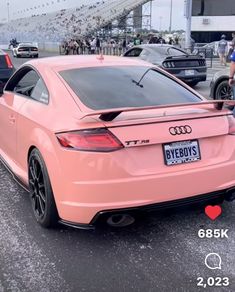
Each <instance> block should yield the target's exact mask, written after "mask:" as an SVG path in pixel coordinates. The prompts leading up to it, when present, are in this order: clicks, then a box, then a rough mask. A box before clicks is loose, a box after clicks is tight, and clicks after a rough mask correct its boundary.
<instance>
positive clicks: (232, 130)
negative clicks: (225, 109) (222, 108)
mask: <svg viewBox="0 0 235 292" xmlns="http://www.w3.org/2000/svg"><path fill="white" fill-rule="evenodd" d="M228 124H229V130H228V133H229V135H235V118H234V117H233V116H228Z"/></svg>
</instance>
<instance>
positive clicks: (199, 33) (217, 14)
mask: <svg viewBox="0 0 235 292" xmlns="http://www.w3.org/2000/svg"><path fill="white" fill-rule="evenodd" d="M233 31H235V0H193V8H192V37H193V38H194V39H195V41H196V42H198V43H209V42H212V41H218V40H220V37H221V35H222V34H225V35H226V37H227V39H228V40H231V39H232V32H233Z"/></svg>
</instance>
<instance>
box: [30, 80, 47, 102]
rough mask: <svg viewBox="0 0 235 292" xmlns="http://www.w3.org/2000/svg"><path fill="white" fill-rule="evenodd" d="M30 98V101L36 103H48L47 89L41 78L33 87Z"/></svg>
mask: <svg viewBox="0 0 235 292" xmlns="http://www.w3.org/2000/svg"><path fill="white" fill-rule="evenodd" d="M30 97H31V98H32V99H35V100H37V101H40V102H43V103H48V100H49V94H48V91H47V88H46V86H45V84H44V82H43V81H42V79H41V78H40V79H39V80H38V82H37V84H36V85H35V86H34V88H33V90H32V92H31V94H30Z"/></svg>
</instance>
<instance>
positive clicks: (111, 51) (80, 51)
mask: <svg viewBox="0 0 235 292" xmlns="http://www.w3.org/2000/svg"><path fill="white" fill-rule="evenodd" d="M126 50H127V49H126V48H122V47H118V46H104V47H101V48H96V49H95V50H92V49H90V48H87V47H83V48H81V47H78V48H77V49H75V48H65V47H63V46H60V47H59V52H60V54H61V55H90V54H103V55H110V56H121V55H122V54H123V53H125V52H126Z"/></svg>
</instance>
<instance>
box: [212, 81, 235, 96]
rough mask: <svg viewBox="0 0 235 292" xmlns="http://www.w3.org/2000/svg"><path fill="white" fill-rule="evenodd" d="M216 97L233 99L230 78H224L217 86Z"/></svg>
mask: <svg viewBox="0 0 235 292" xmlns="http://www.w3.org/2000/svg"><path fill="white" fill-rule="evenodd" d="M215 99H233V96H232V88H231V87H230V86H229V84H228V80H223V81H221V82H220V83H219V84H218V85H217V86H216V89H215Z"/></svg>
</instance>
